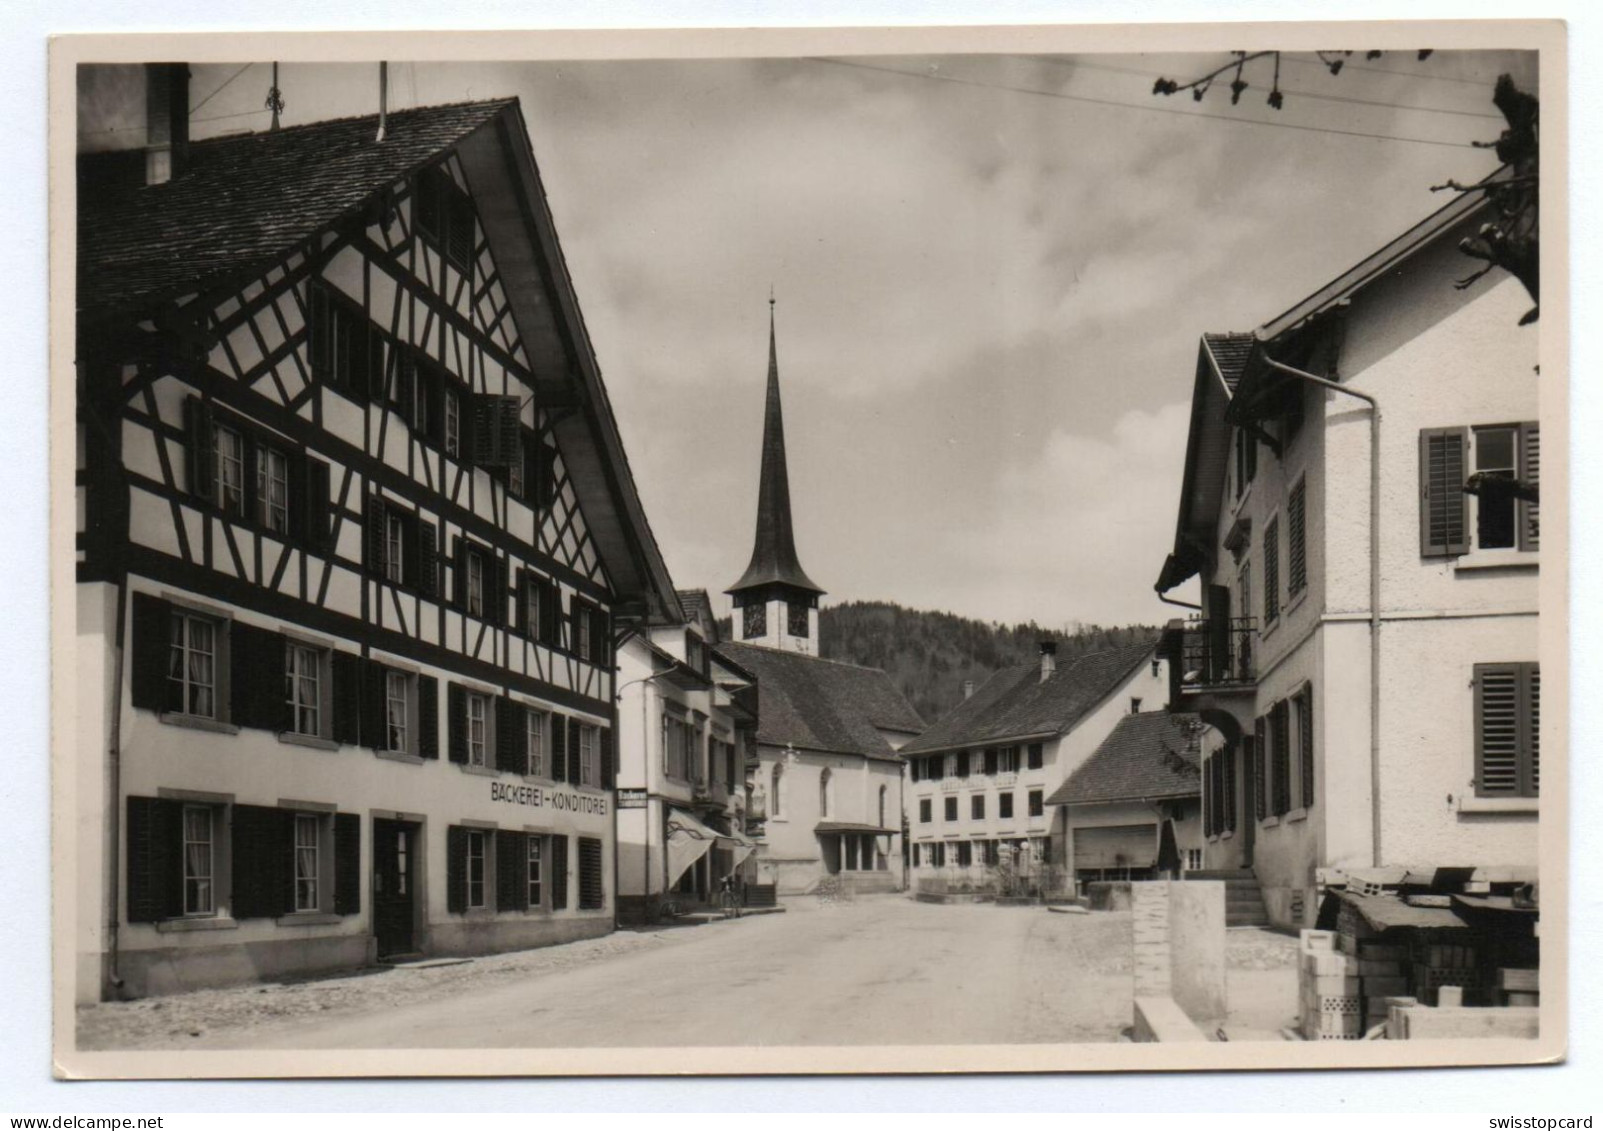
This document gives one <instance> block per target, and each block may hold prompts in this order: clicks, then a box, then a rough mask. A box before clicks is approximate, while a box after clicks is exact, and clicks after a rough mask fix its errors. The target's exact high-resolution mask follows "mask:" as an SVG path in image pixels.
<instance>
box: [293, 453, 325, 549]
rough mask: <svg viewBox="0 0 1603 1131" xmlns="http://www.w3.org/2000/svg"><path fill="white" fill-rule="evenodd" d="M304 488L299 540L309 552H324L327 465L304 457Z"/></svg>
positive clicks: (310, 457) (309, 457)
mask: <svg viewBox="0 0 1603 1131" xmlns="http://www.w3.org/2000/svg"><path fill="white" fill-rule="evenodd" d="M304 484H305V486H304V487H303V488H302V490H301V496H302V504H301V510H300V515H301V526H300V533H301V539H302V541H304V542H305V544H306V547H307V549H309V550H326V549H327V548H328V541H329V470H328V464H326V463H324V462H323V461H322V460H320V459H317V458H316V457H314V456H307V457H306V470H305V478H304Z"/></svg>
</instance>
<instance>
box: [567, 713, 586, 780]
mask: <svg viewBox="0 0 1603 1131" xmlns="http://www.w3.org/2000/svg"><path fill="white" fill-rule="evenodd" d="M583 725H584V724H583V723H581V722H580V721H579V720H578V719H575V718H570V719H568V778H567V781H568V784H569V785H578V784H579V782H580V772H581V771H582V769H583V766H582V765H581V763H580V760H579V728H580V727H581V726H583Z"/></svg>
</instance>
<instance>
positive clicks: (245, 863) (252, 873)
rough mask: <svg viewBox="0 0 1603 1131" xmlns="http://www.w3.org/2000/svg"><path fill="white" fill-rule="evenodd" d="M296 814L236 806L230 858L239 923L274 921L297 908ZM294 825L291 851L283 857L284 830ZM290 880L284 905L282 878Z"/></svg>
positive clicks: (234, 910)
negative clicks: (285, 876) (285, 825)
mask: <svg viewBox="0 0 1603 1131" xmlns="http://www.w3.org/2000/svg"><path fill="white" fill-rule="evenodd" d="M294 820H295V814H294V813H292V812H290V811H289V810H287V809H275V808H272V807H270V806H263V805H235V806H234V811H233V820H232V826H233V831H232V836H231V837H230V840H229V855H230V857H231V858H232V862H231V866H230V872H231V875H232V885H233V894H232V905H231V910H232V911H233V915H234V918H236V919H271V918H276V917H277V916H279V915H282V914H284V913H285V912H287V911H290V910H292V909H293V908H294V906H295V898H294V888H293V879H294V873H295V853H294V847H293V844H294V841H293V825H294ZM286 821H288V822H289V823H290V825H291V841H290V844H291V847H290V850H289V852H288V853H284V835H283V826H284V824H285V822H286ZM285 873H288V874H289V876H290V878H291V887H290V891H289V900H288V902H285V899H284V895H285V891H284V883H283V876H284V874H285Z"/></svg>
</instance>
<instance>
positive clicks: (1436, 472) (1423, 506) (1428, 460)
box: [1419, 428, 1469, 558]
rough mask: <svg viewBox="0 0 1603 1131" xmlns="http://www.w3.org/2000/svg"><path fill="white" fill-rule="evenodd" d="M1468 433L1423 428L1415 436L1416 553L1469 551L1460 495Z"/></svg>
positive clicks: (1440, 554) (1441, 554)
mask: <svg viewBox="0 0 1603 1131" xmlns="http://www.w3.org/2000/svg"><path fill="white" fill-rule="evenodd" d="M1468 442H1469V430H1468V429H1465V428H1426V429H1422V430H1421V431H1420V433H1419V500H1420V501H1419V552H1420V554H1421V556H1423V557H1427V558H1432V557H1447V556H1450V555H1453V554H1465V553H1468V552H1469V502H1468V498H1467V497H1466V496H1465V494H1464V478H1465V473H1464V467H1465V452H1466V451H1467V450H1468Z"/></svg>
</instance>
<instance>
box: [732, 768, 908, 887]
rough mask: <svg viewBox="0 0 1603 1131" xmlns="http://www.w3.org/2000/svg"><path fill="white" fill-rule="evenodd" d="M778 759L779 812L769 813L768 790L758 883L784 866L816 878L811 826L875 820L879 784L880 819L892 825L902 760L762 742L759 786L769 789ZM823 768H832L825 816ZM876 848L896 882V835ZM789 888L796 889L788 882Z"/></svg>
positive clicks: (898, 870) (899, 870)
mask: <svg viewBox="0 0 1603 1131" xmlns="http://www.w3.org/2000/svg"><path fill="white" fill-rule="evenodd" d="M781 760H782V761H784V763H785V771H784V775H783V778H782V781H783V785H782V786H781V790H782V794H783V797H782V808H781V812H780V815H779V816H774V815H773V813H774V808H773V795H772V793H770V794H769V802H768V813H769V816H768V820H767V823H766V825H765V826H764V832H763V841H762V848H761V849H760V851H759V854H758V859H759V865H760V867H761V872H762V882H764V883H771V882H773V881H774V880H775V878H776V869H778V868H781V867H786V866H788V867H789V873H790V874H791V875H792V876H794V875H795V874H796V873H797V872H798V871H806V869H807V868H810V869H811V871H810V872H808V874H811V875H814V876H815V878H816V874H817V869H818V868H819V866H820V864H821V860H822V856H821V854H820V849H819V842H818V834H817V832H816V831H815V830H816V829H817V827H818V823H819V822H820V821H826V820H827V821H847V822H851V823H853V824H867V825H872V824H875V823H876V822H877V821H878V820H879V812H878V794H879V787H880V786H881V785H883V786H885V787H886V810H885V820H886V822H887V824H888V825H889V826H890V827H891V828H896V827H898V816H899V815H898V812H897V808H896V807H897V805H898V804H899V802H900V798H901V788H900V783H901V778H902V766H901V763H899V762H892V761H886V760H881V759H869V758H863V757H859V756H857V755H853V754H824V753H820V752H818V751H812V750H805V751H795V752H793V754H791V755H789V756H787V751H786V750H784V749H782V748H778V747H773V746H762V747H759V748H758V761H759V766H758V774H759V775H760V777H759V779H758V780H760V781H761V782H762V783H763V787H764V789H768V788H769V787H770V785H771V783H772V781H773V776H772V775H773V767H774V763H775V762H776V761H781ZM826 768H828V769H829V770H830V771H831V779H830V780H831V789H832V792H831V795H830V809H829V816H827V817H826V816H824V815H823V813H822V812H821V811H820V808H819V790H818V782H819V778H820V776H821V775H822V774H823V772H824V770H825V769H826ZM916 815H917V814H915V817H916ZM881 847H882V848H884V849H885V852H886V867H887V868H888V872H887V873H886V874H887V875H889V876H892V877H894V878H895V879H896V880H897V881H900V879H901V875H902V838H901V835H900V834H895V835H892V836H889V837H884V838H881ZM798 866H799V867H798ZM780 878H781V884H782V886H781V890H782V891H783V890H786V889H785V887H784V880H783V876H781V877H780ZM791 890H796V889H795V888H794V886H793V887H792V889H791Z"/></svg>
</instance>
